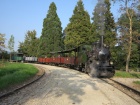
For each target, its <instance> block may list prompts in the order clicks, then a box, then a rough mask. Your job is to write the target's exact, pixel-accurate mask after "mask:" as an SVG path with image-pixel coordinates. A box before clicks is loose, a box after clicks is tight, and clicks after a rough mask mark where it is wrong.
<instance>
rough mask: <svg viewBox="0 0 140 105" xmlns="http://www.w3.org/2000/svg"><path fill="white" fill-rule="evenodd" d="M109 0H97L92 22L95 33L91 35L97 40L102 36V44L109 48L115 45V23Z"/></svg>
mask: <svg viewBox="0 0 140 105" xmlns="http://www.w3.org/2000/svg"><path fill="white" fill-rule="evenodd" d="M110 6H111V4H110V0H99V1H98V3H97V5H96V7H95V9H94V12H93V18H92V20H93V22H92V26H93V27H94V30H95V32H94V33H92V35H93V36H94V37H95V38H96V40H98V39H99V38H100V37H101V36H102V35H103V36H104V43H105V44H107V45H108V46H110V47H114V45H115V44H116V34H115V31H114V30H115V22H114V18H113V14H112V13H111V12H110ZM92 30H93V29H92Z"/></svg>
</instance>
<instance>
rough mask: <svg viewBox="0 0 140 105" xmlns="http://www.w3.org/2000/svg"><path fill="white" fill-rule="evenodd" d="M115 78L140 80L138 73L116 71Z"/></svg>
mask: <svg viewBox="0 0 140 105" xmlns="http://www.w3.org/2000/svg"><path fill="white" fill-rule="evenodd" d="M115 77H122V78H140V73H137V72H129V73H128V72H125V71H116V72H115Z"/></svg>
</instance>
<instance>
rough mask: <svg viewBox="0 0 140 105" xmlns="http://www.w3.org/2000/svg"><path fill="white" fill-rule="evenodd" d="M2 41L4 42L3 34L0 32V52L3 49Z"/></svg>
mask: <svg viewBox="0 0 140 105" xmlns="http://www.w3.org/2000/svg"><path fill="white" fill-rule="evenodd" d="M4 42H5V34H1V33H0V52H2V51H3V49H4V48H5V45H4Z"/></svg>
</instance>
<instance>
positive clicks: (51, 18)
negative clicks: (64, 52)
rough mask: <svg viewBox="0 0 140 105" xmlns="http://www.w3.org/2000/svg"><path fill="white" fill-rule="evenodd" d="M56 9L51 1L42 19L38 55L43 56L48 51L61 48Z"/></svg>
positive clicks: (59, 27)
mask: <svg viewBox="0 0 140 105" xmlns="http://www.w3.org/2000/svg"><path fill="white" fill-rule="evenodd" d="M56 10H57V8H56V5H55V3H54V2H52V3H51V4H50V6H49V10H48V14H47V16H46V18H45V19H44V21H43V29H42V35H41V37H40V55H44V56H45V55H47V53H49V52H52V51H59V50H61V46H62V40H61V38H62V27H61V21H60V19H59V17H58V15H57V13H56Z"/></svg>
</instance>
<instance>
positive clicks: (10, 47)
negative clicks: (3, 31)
mask: <svg viewBox="0 0 140 105" xmlns="http://www.w3.org/2000/svg"><path fill="white" fill-rule="evenodd" d="M14 43H15V42H14V36H13V35H11V37H10V39H9V41H8V48H9V50H10V61H11V53H12V52H14Z"/></svg>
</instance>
